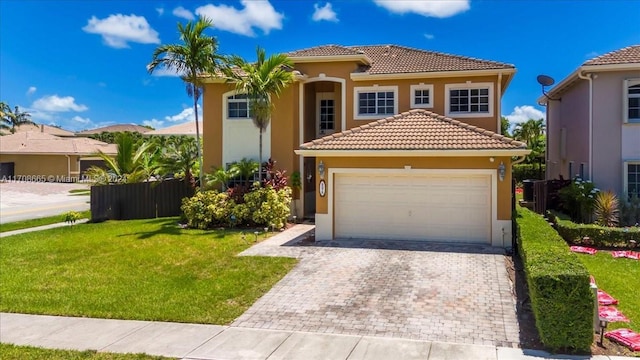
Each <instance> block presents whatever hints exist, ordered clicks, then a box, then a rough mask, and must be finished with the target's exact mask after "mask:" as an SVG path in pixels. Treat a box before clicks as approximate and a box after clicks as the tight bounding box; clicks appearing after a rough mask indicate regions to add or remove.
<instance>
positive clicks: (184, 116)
mask: <svg viewBox="0 0 640 360" xmlns="http://www.w3.org/2000/svg"><path fill="white" fill-rule="evenodd" d="M164 119H165V120H167V121H171V122H187V121H194V120H195V116H194V115H193V108H192V107H190V108H185V109H184V110H182V111H181V112H180V113H179V114H176V115H172V116H165V117H164ZM198 119H202V109H201V108H200V105H198Z"/></svg>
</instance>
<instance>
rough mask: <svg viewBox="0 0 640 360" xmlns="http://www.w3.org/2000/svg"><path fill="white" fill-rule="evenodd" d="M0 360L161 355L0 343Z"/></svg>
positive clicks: (123, 359) (134, 359)
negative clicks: (57, 348)
mask: <svg viewBox="0 0 640 360" xmlns="http://www.w3.org/2000/svg"><path fill="white" fill-rule="evenodd" d="M0 358H1V359H2V360H24V359H29V360H85V359H86V360H161V359H169V358H166V357H161V356H150V355H145V354H114V353H99V352H96V351H91V350H89V351H74V350H52V349H43V348H37V347H32V346H15V345H9V344H0Z"/></svg>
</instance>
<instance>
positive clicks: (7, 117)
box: [0, 103, 35, 134]
mask: <svg viewBox="0 0 640 360" xmlns="http://www.w3.org/2000/svg"><path fill="white" fill-rule="evenodd" d="M0 106H1V107H2V110H1V111H2V123H3V125H4V126H3V128H5V129H7V128H8V129H9V131H11V133H12V134H15V132H16V127H18V126H20V125H35V123H34V122H33V121H31V114H29V113H28V112H26V111H20V108H18V107H17V106H16V107H15V108H14V109H15V110H13V111H12V110H11V107H10V106H9V105H7V104H5V103H2V105H0Z"/></svg>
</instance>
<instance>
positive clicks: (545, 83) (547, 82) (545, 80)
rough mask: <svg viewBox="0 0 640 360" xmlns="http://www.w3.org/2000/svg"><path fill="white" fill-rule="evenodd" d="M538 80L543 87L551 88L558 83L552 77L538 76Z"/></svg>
mask: <svg viewBox="0 0 640 360" xmlns="http://www.w3.org/2000/svg"><path fill="white" fill-rule="evenodd" d="M536 79H537V80H538V84H540V85H542V86H551V85H553V84H555V82H556V81H555V80H553V78H552V77H551V76H547V75H538V77H537V78H536Z"/></svg>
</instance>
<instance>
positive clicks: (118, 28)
mask: <svg viewBox="0 0 640 360" xmlns="http://www.w3.org/2000/svg"><path fill="white" fill-rule="evenodd" d="M82 30H84V31H85V32H88V33H90V34H99V35H102V39H103V40H104V42H105V43H106V44H107V45H108V46H111V47H114V48H128V47H129V42H135V43H141V44H159V43H160V38H159V37H158V32H157V31H155V30H154V29H153V28H151V26H150V25H149V23H148V22H147V19H145V17H144V16H136V15H133V14H131V15H122V14H116V15H109V17H108V18H105V19H98V18H96V17H95V16H92V17H91V19H89V22H88V23H87V26H85V27H83V28H82Z"/></svg>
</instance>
